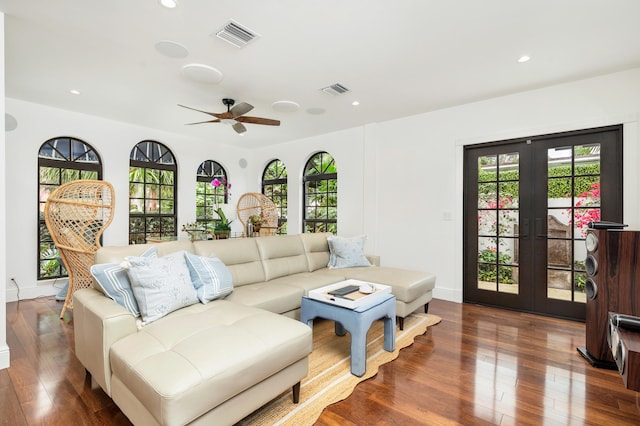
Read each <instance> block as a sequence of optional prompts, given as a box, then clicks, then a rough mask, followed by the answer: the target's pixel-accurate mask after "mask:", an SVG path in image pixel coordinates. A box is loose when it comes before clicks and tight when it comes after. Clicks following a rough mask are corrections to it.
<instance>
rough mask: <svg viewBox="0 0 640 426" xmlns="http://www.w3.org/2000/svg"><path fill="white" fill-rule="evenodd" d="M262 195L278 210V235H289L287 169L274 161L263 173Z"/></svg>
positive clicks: (280, 162)
mask: <svg viewBox="0 0 640 426" xmlns="http://www.w3.org/2000/svg"><path fill="white" fill-rule="evenodd" d="M262 193H263V194H264V195H266V196H267V197H269V198H270V199H271V201H273V203H274V204H275V205H276V207H277V208H278V234H286V233H287V168H286V167H285V166H284V163H283V162H282V161H280V160H273V161H271V162H270V163H269V164H267V167H265V168H264V172H263V173H262Z"/></svg>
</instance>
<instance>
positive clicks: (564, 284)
mask: <svg viewBox="0 0 640 426" xmlns="http://www.w3.org/2000/svg"><path fill="white" fill-rule="evenodd" d="M547 166H548V167H547V170H548V179H547V238H548V240H547V297H548V298H550V299H557V300H568V301H574V302H581V303H585V300H586V298H585V293H584V283H585V281H586V274H585V272H584V259H585V257H586V249H585V248H584V238H585V236H586V232H587V229H588V224H589V222H595V221H599V220H600V145H599V144H590V145H576V146H573V147H560V148H551V149H548V150H547Z"/></svg>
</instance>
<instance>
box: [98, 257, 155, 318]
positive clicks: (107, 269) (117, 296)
mask: <svg viewBox="0 0 640 426" xmlns="http://www.w3.org/2000/svg"><path fill="white" fill-rule="evenodd" d="M142 256H143V257H158V249H157V248H156V247H150V248H149V249H148V250H147V251H145V252H144V253H142ZM90 270H91V275H93V278H95V280H96V282H97V283H98V285H99V286H100V288H101V289H102V292H103V293H104V294H105V295H107V296H108V297H109V298H111V299H113V300H115V301H116V302H117V303H118V304H119V305H121V306H123V307H124V308H126V309H127V310H128V311H129V312H131V313H132V314H133V315H135V316H136V317H139V316H140V308H139V307H138V302H136V298H135V297H134V295H133V291H132V290H131V282H130V281H129V275H127V270H126V269H125V268H123V267H122V266H121V265H119V264H117V263H101V264H96V265H92V266H91V269H90Z"/></svg>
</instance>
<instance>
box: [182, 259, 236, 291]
mask: <svg viewBox="0 0 640 426" xmlns="http://www.w3.org/2000/svg"><path fill="white" fill-rule="evenodd" d="M185 260H186V262H187V266H188V267H189V273H190V274H191V283H192V284H193V286H194V287H195V289H196V292H197V293H198V299H200V302H202V303H207V302H210V301H212V300H215V299H219V298H221V297H224V296H226V295H228V294H229V293H231V292H232V291H233V281H232V278H231V272H229V269H227V266H226V265H225V264H224V263H223V262H222V260H220V259H219V258H218V257H217V256H216V255H215V254H212V255H211V256H210V257H203V256H198V255H195V254H193V253H189V252H185Z"/></svg>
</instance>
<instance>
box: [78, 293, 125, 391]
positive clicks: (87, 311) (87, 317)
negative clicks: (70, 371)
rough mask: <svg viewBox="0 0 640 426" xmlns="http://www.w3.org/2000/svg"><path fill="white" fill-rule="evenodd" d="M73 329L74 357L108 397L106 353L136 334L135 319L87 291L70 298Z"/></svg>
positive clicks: (108, 374)
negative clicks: (115, 344) (121, 340)
mask: <svg viewBox="0 0 640 426" xmlns="http://www.w3.org/2000/svg"><path fill="white" fill-rule="evenodd" d="M73 329H74V334H75V350H76V356H77V357H78V359H79V360H80V362H81V363H82V365H84V367H85V369H86V370H87V371H88V372H89V373H91V375H92V377H93V378H94V379H95V381H96V382H97V383H98V384H99V385H100V387H102V389H103V390H104V391H105V392H106V393H107V395H109V396H111V365H110V363H109V350H110V348H111V345H113V344H114V343H115V342H117V341H118V340H120V339H122V338H123V337H125V336H128V335H129V334H133V333H137V332H138V327H137V325H136V318H135V317H134V316H133V314H132V313H131V312H129V311H128V310H126V309H125V308H123V307H122V306H120V305H119V304H117V303H116V302H115V301H113V300H111V299H110V298H108V297H106V296H105V295H104V294H102V293H101V292H100V291H98V290H96V289H93V288H87V289H82V290H78V291H76V292H75V293H74V294H73Z"/></svg>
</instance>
